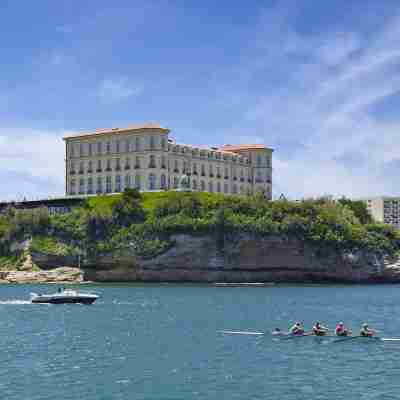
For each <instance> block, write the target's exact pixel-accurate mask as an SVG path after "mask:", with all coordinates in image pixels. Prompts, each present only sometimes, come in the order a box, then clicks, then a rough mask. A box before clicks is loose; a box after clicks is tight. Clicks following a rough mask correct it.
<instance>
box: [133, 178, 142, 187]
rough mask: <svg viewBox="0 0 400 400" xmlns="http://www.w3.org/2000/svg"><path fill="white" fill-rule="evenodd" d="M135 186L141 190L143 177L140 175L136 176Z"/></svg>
mask: <svg viewBox="0 0 400 400" xmlns="http://www.w3.org/2000/svg"><path fill="white" fill-rule="evenodd" d="M135 188H136V189H137V190H140V189H141V188H142V179H141V176H140V175H136V176H135Z"/></svg>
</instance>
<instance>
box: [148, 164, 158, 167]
mask: <svg viewBox="0 0 400 400" xmlns="http://www.w3.org/2000/svg"><path fill="white" fill-rule="evenodd" d="M149 168H157V167H156V165H155V164H149Z"/></svg>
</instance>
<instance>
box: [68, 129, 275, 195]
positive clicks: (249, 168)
mask: <svg viewBox="0 0 400 400" xmlns="http://www.w3.org/2000/svg"><path fill="white" fill-rule="evenodd" d="M169 133H170V130H169V129H167V128H163V127H161V126H159V125H158V124H145V125H140V126H128V127H126V128H111V129H98V130H95V131H93V132H87V133H78V134H76V135H70V136H66V137H64V141H65V145H66V157H65V160H66V168H65V172H66V179H65V181H66V188H65V190H66V195H67V196H72V195H77V194H79V195H82V194H86V195H90V194H96V193H115V192H121V191H123V190H124V189H125V188H137V189H139V190H141V191H159V190H174V189H175V190H176V189H178V187H179V182H180V181H181V179H182V177H187V181H188V182H189V187H190V190H193V191H202V192H216V193H225V194H242V195H251V194H254V193H263V194H264V195H265V196H266V197H267V198H268V199H271V197H272V152H273V150H272V149H270V148H268V147H265V146H264V145H260V144H255V145H254V144H239V145H231V144H229V145H224V146H221V147H199V146H194V145H187V144H179V143H176V142H175V141H174V140H173V139H172V138H170V136H169Z"/></svg>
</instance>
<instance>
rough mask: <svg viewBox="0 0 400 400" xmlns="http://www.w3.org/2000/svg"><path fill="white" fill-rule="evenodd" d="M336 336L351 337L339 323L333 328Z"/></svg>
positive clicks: (342, 324)
mask: <svg viewBox="0 0 400 400" xmlns="http://www.w3.org/2000/svg"><path fill="white" fill-rule="evenodd" d="M335 335H336V336H349V335H351V331H350V330H348V329H346V328H345V326H344V323H343V322H339V323H338V324H337V325H336V328H335Z"/></svg>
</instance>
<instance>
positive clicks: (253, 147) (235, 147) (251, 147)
mask: <svg viewBox="0 0 400 400" xmlns="http://www.w3.org/2000/svg"><path fill="white" fill-rule="evenodd" d="M267 149H268V147H266V146H264V145H263V144H237V145H235V144H224V145H223V146H222V147H220V148H219V149H218V150H223V151H233V152H235V151H240V150H267Z"/></svg>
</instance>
